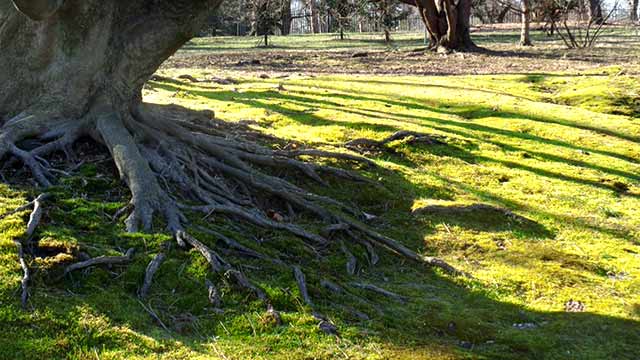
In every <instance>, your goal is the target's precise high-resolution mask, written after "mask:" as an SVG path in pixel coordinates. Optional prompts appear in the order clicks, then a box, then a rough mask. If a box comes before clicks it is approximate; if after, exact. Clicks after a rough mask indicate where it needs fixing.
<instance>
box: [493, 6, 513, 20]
mask: <svg viewBox="0 0 640 360" xmlns="http://www.w3.org/2000/svg"><path fill="white" fill-rule="evenodd" d="M509 10H511V7H509V6H506V7H504V8H503V9H502V10H500V13H499V14H498V16H497V17H496V22H497V23H500V24H501V23H503V22H504V19H505V17H507V14H508V13H509Z"/></svg>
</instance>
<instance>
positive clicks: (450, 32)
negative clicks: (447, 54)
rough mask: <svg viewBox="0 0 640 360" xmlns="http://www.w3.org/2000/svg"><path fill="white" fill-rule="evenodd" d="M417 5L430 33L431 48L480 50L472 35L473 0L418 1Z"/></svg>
mask: <svg viewBox="0 0 640 360" xmlns="http://www.w3.org/2000/svg"><path fill="white" fill-rule="evenodd" d="M405 2H406V1H405ZM415 5H416V6H417V7H418V12H419V13H420V15H421V17H422V21H423V22H424V24H425V26H426V27H427V31H428V32H429V38H430V39H431V42H432V43H431V46H430V47H431V48H433V49H445V50H461V51H464V50H466V51H472V50H477V49H478V47H477V46H476V45H475V44H474V43H473V41H472V40H471V35H470V28H471V26H470V17H471V0H457V1H455V0H435V1H434V0H416V4H415Z"/></svg>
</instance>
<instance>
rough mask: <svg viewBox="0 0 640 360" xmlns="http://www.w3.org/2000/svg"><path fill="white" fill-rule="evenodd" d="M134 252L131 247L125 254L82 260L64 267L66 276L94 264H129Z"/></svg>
mask: <svg viewBox="0 0 640 360" xmlns="http://www.w3.org/2000/svg"><path fill="white" fill-rule="evenodd" d="M133 252H134V249H133V248H131V249H129V250H127V252H126V254H125V255H124V256H98V257H95V258H92V259H89V260H85V261H80V262H77V263H74V264H71V265H69V266H67V267H66V268H65V269H64V276H66V275H67V274H70V273H72V272H74V271H76V270H82V269H86V268H88V267H92V266H98V265H123V264H128V263H129V262H131V257H132V256H133Z"/></svg>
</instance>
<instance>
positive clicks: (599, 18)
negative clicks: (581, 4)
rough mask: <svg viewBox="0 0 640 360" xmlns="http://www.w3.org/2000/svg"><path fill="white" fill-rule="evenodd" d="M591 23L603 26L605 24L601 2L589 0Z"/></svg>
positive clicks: (599, 0)
mask: <svg viewBox="0 0 640 360" xmlns="http://www.w3.org/2000/svg"><path fill="white" fill-rule="evenodd" d="M589 22H591V23H592V24H602V23H603V22H604V16H603V15H602V4H601V0H589Z"/></svg>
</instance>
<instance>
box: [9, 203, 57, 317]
mask: <svg viewBox="0 0 640 360" xmlns="http://www.w3.org/2000/svg"><path fill="white" fill-rule="evenodd" d="M48 197H49V194H46V193H45V194H40V195H38V197H36V198H35V199H34V200H33V201H30V202H28V203H27V204H25V205H22V206H20V207H18V208H16V209H15V210H13V211H10V212H8V213H6V214H3V215H2V216H0V220H1V219H4V218H5V217H7V216H10V215H13V214H16V213H18V212H21V211H25V210H27V209H29V208H30V207H32V206H33V210H32V211H31V213H30V215H29V221H28V223H27V229H26V231H25V233H24V236H23V237H22V238H21V239H19V240H16V241H15V244H16V247H17V248H18V262H19V263H20V269H22V279H21V280H20V288H21V295H20V302H21V304H22V308H23V309H25V310H26V309H27V303H28V301H29V282H30V281H31V270H30V269H29V266H28V265H27V260H26V252H27V250H25V247H27V248H29V247H30V245H31V239H32V237H33V234H34V233H35V231H36V228H37V227H38V224H40V219H41V218H42V202H43V201H45V200H46V199H47V198H48Z"/></svg>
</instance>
